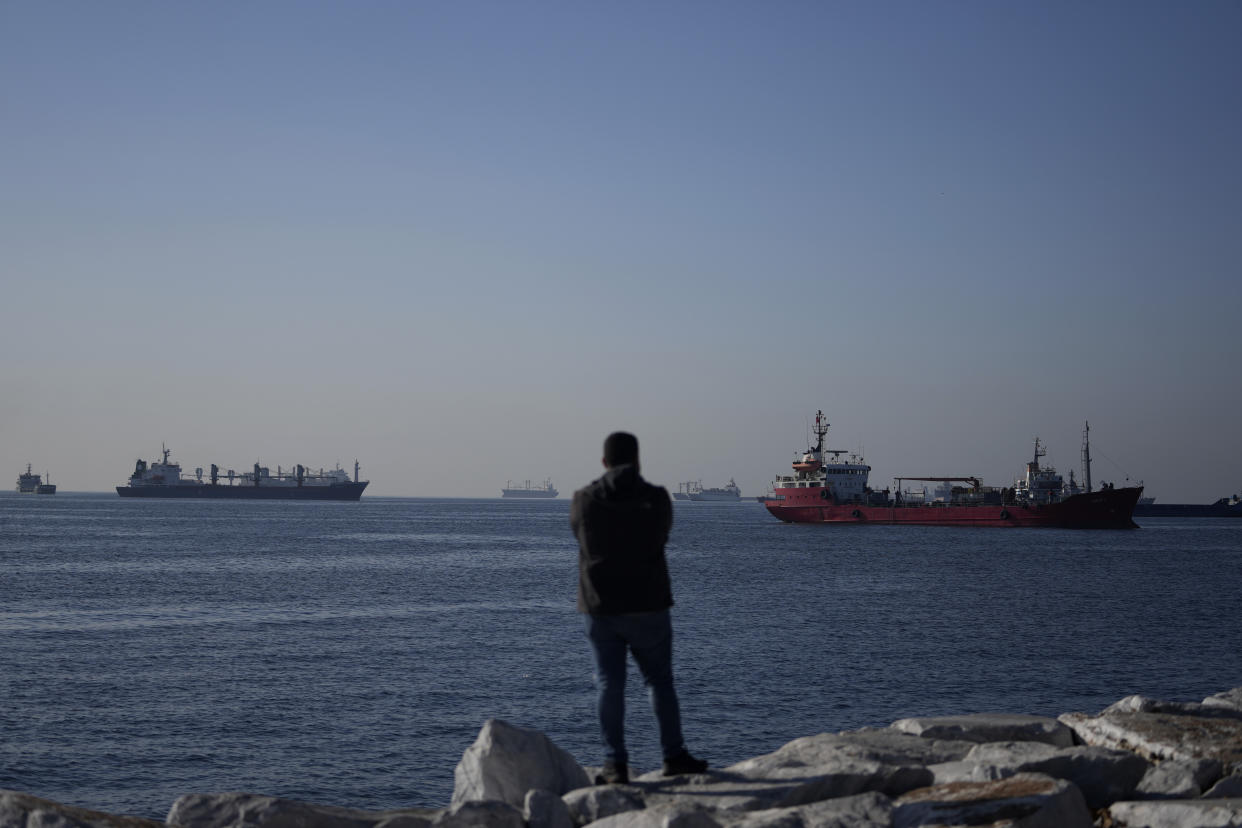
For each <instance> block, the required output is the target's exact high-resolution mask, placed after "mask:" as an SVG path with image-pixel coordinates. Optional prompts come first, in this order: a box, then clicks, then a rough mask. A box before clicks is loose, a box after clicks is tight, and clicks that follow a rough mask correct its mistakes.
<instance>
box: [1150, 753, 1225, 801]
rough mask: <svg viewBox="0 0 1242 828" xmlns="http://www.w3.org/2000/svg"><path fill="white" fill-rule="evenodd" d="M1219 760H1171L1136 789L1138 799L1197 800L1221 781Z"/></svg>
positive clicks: (1161, 764)
mask: <svg viewBox="0 0 1242 828" xmlns="http://www.w3.org/2000/svg"><path fill="white" fill-rule="evenodd" d="M1220 771H1221V765H1220V762H1219V761H1217V760H1216V759H1169V760H1168V761H1165V762H1161V763H1160V764H1158V765H1155V766H1153V767H1152V768H1151V770H1149V771H1147V775H1146V776H1144V777H1143V779H1142V781H1140V782H1139V784H1138V787H1137V788H1136V789H1135V791H1134V794H1135V799H1193V798H1195V797H1196V796H1198V795H1199V794H1201V793H1203V792H1204V791H1205V790H1207V789H1208V788H1210V787H1211V786H1212V783H1214V782H1215V781H1216V780H1217V779H1220Z"/></svg>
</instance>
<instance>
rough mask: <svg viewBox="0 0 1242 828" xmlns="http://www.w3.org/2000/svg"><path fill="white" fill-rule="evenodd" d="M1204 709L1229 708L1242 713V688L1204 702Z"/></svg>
mask: <svg viewBox="0 0 1242 828" xmlns="http://www.w3.org/2000/svg"><path fill="white" fill-rule="evenodd" d="M1203 706H1204V707H1227V708H1229V709H1230V710H1236V711H1238V712H1239V713H1242V687H1235V688H1233V689H1232V690H1226V691H1225V692H1223V693H1217V694H1216V695H1214V696H1208V697H1207V698H1206V699H1204V700H1203Z"/></svg>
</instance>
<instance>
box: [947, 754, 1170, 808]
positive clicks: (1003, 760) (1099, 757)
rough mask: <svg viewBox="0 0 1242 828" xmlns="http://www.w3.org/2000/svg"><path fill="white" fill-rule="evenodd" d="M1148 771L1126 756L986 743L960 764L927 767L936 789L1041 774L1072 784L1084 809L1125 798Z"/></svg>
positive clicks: (1139, 761)
mask: <svg viewBox="0 0 1242 828" xmlns="http://www.w3.org/2000/svg"><path fill="white" fill-rule="evenodd" d="M1149 767H1150V766H1149V765H1148V763H1147V760H1145V759H1143V758H1142V757H1141V756H1137V755H1135V754H1133V753H1130V752H1129V751H1123V750H1109V749H1107V748H1101V747H1089V746H1083V745H1078V746H1076V747H1070V748H1056V747H1053V746H1052V745H1048V744H1044V743H1042V742H988V743H985V744H981V745H977V746H976V747H975V748H974V749H973V750H972V751H971V752H970V753H968V754H967V755H966V758H965V759H963V760H961V761H960V762H951V763H948V764H946V765H936V766H933V767H932V772H933V773H934V774H935V777H936V782H937V784H941V783H945V782H958V781H972V782H985V781H989V780H993V779H1005V778H1007V777H1010V776H1015V775H1017V774H1019V773H1042V774H1046V775H1047V776H1052V777H1055V778H1057V779H1065V780H1067V781H1069V782H1073V783H1074V784H1075V785H1077V786H1078V789H1079V790H1080V791H1082V794H1083V797H1084V798H1085V799H1086V802H1087V806H1088V807H1089V808H1103V807H1105V806H1107V805H1109V804H1111V803H1113V802H1116V801H1118V800H1121V799H1128V798H1130V795H1131V794H1132V793H1133V792H1134V789H1135V786H1136V785H1138V783H1139V781H1140V780H1141V779H1143V776H1144V774H1145V773H1146V772H1147V770H1148V768H1149Z"/></svg>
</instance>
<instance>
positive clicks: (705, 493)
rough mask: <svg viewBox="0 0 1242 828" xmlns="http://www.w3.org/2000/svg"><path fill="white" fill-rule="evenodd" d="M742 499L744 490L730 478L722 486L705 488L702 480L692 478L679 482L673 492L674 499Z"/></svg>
mask: <svg viewBox="0 0 1242 828" xmlns="http://www.w3.org/2000/svg"><path fill="white" fill-rule="evenodd" d="M741 499H742V490H741V489H739V488H738V487H737V484H736V483H734V482H733V479H732V478H730V479H729V482H728V483H727V484H726V485H724V486H721V487H720V488H707V489H705V488H703V483H702V481H700V480H691V481H689V482H687V483H679V484H678V485H677V491H675V492H673V500H699V501H704V500H722V501H728V502H734V501H738V500H741Z"/></svg>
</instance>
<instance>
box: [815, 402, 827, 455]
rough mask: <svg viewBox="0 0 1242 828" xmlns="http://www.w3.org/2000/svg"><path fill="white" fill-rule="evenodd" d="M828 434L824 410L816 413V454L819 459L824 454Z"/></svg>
mask: <svg viewBox="0 0 1242 828" xmlns="http://www.w3.org/2000/svg"><path fill="white" fill-rule="evenodd" d="M827 433H828V421H827V420H825V419H824V412H823V410H820V411H816V412H815V454H816V455H818V456H819V457H822V456H823V453H824V436H825V435H826V434H827Z"/></svg>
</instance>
